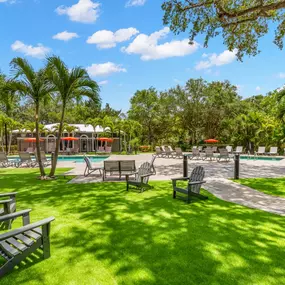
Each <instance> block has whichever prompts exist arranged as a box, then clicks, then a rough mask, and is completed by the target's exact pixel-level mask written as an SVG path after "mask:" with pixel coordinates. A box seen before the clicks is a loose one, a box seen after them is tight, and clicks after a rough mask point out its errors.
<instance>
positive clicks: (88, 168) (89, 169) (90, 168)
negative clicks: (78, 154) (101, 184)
mask: <svg viewBox="0 0 285 285" xmlns="http://www.w3.org/2000/svg"><path fill="white" fill-rule="evenodd" d="M84 160H85V162H86V168H85V171H84V176H85V177H87V176H89V175H90V174H91V173H93V172H95V171H99V173H100V175H102V172H101V170H102V167H99V166H98V167H93V166H92V162H91V160H90V158H89V157H87V156H84Z"/></svg>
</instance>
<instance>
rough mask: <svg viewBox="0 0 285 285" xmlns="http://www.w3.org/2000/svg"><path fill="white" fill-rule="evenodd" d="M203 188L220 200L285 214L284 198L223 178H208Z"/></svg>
mask: <svg viewBox="0 0 285 285" xmlns="http://www.w3.org/2000/svg"><path fill="white" fill-rule="evenodd" d="M203 188H204V189H206V190H207V191H209V192H210V193H212V194H213V195H215V196H216V197H218V198H220V199H222V200H225V201H228V202H232V203H236V204H240V205H243V206H246V207H249V208H255V209H259V210H263V211H266V212H270V213H274V214H278V215H281V216H285V199H284V198H280V197H276V196H271V195H267V194H264V193H262V192H259V191H257V190H254V189H252V188H250V187H247V186H244V185H240V184H238V183H235V182H233V181H231V180H228V179H224V178H213V179H208V181H207V183H206V184H204V185H203Z"/></svg>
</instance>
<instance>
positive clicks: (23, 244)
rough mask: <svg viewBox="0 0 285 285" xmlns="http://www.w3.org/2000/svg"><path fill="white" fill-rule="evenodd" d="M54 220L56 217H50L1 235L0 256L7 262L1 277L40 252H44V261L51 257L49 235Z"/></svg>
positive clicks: (2, 269)
mask: <svg viewBox="0 0 285 285" xmlns="http://www.w3.org/2000/svg"><path fill="white" fill-rule="evenodd" d="M53 220H54V217H50V218H47V219H44V220H42V221H39V222H36V223H33V224H27V225H25V226H23V227H21V228H18V229H15V230H12V231H9V232H6V233H4V234H1V235H0V255H1V256H2V257H3V258H4V259H5V261H6V262H5V263H4V264H3V265H2V266H1V268H0V277H3V276H4V275H5V274H7V273H9V272H10V271H11V270H12V269H13V268H14V267H15V266H17V265H19V264H20V263H21V262H22V261H24V260H25V259H26V258H27V257H28V256H29V255H31V254H34V253H36V252H38V250H42V252H43V258H44V259H46V258H49V257H50V239H49V235H50V223H51V222H52V221H53Z"/></svg>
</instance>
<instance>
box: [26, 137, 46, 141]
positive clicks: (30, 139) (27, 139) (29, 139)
mask: <svg viewBox="0 0 285 285" xmlns="http://www.w3.org/2000/svg"><path fill="white" fill-rule="evenodd" d="M24 141H25V142H36V141H37V139H36V138H25V139H24ZM43 141H44V140H43V139H40V142H43Z"/></svg>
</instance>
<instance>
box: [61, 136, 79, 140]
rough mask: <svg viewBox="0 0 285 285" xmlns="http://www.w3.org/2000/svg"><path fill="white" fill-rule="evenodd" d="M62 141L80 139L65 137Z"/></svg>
mask: <svg viewBox="0 0 285 285" xmlns="http://www.w3.org/2000/svg"><path fill="white" fill-rule="evenodd" d="M61 140H63V141H78V140H79V138H74V137H64V138H61Z"/></svg>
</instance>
